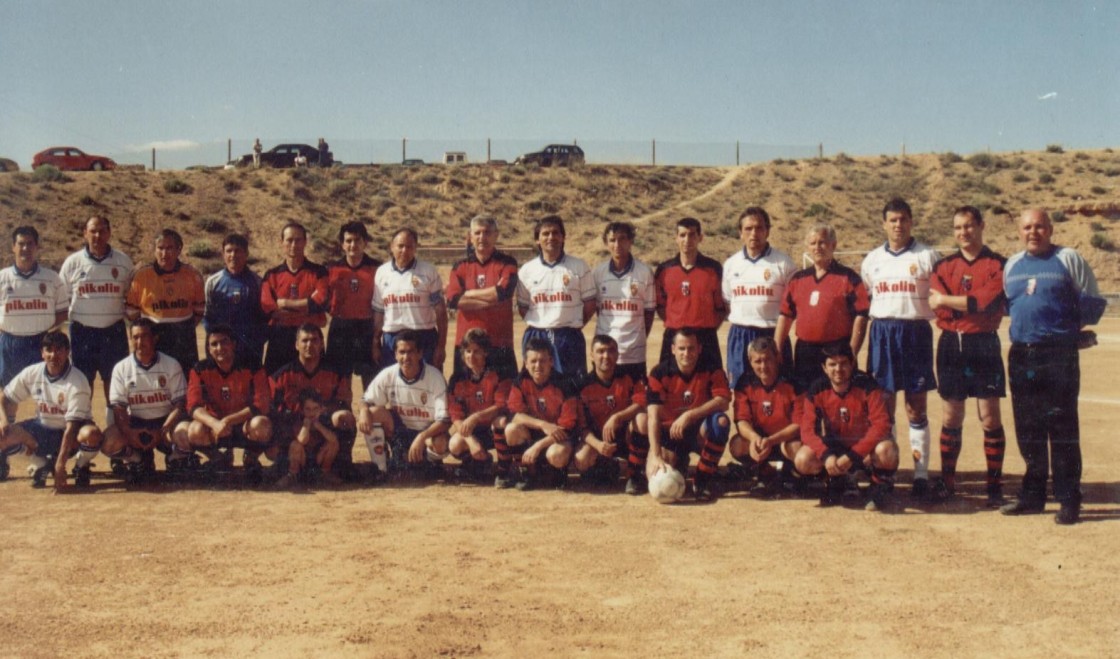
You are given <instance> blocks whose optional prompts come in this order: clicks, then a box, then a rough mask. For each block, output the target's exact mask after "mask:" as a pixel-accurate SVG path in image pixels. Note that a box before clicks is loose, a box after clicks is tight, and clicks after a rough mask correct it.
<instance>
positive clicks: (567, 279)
mask: <svg viewBox="0 0 1120 659" xmlns="http://www.w3.org/2000/svg"><path fill="white" fill-rule="evenodd" d="M560 281H562V282H564V288H567V287H568V284H570V283H572V276H571V275H569V274H568V273H566V272H565V273H564V276H563V277H561V278H560Z"/></svg>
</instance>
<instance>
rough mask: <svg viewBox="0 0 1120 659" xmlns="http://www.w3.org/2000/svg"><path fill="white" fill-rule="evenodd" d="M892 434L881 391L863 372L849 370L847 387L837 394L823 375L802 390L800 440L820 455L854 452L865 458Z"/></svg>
mask: <svg viewBox="0 0 1120 659" xmlns="http://www.w3.org/2000/svg"><path fill="white" fill-rule="evenodd" d="M890 435H891V417H890V415H889V414H888V412H887V403H886V399H885V398H884V397H883V391H882V390H881V389H879V385H878V384H876V383H875V380H874V379H873V378H872V377H871V376H869V375H867V374H866V373H863V372H860V371H855V372H854V373H852V380H851V385H850V386H849V388H848V391H847V392H845V393H843V394H838V393H836V392H835V391H834V390H833V389H832V384H831V383H830V382H829V381H828V380H827V379H825V378H821V379H820V380H817V381H816V382H815V383H814V384H813V386H812V387H810V388H809V391H808V392H807V393H806V394H805V409H804V411H803V413H802V417H801V441H802V442H803V443H804V444H805V445H806V446H808V447H810V448H811V449H813V452H814V453H816V454H817V457H823V456H824V455H825V454H826V453H830V454H833V455H844V454H846V453H854V454H856V455H857V456H859V457H860V458H865V457H867V455H868V454H869V453H871V451H872V450H874V449H875V446H876V445H877V444H878V443H879V442H881V441H883V440H884V439H888V438H890Z"/></svg>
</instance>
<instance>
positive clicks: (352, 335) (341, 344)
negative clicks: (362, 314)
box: [327, 318, 381, 386]
mask: <svg viewBox="0 0 1120 659" xmlns="http://www.w3.org/2000/svg"><path fill="white" fill-rule="evenodd" d="M327 360H328V361H330V362H331V363H333V364H334V365H335V366H337V367H338V369H339V370H340V371H342V372H343V373H344V374H346V375H347V376H350V375H353V374H355V373H357V374H358V376H359V377H361V378H362V384H363V385H366V386H368V385H369V383H370V382H371V381H372V380H373V376H375V375H377V373H378V371H379V370H381V369H380V368H378V367H377V366H375V365H374V364H373V321H372V320H361V319H356V320H348V319H346V318H336V319H334V320H331V330H330V334H328V335H327Z"/></svg>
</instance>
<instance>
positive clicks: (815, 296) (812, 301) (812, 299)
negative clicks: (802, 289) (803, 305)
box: [809, 291, 821, 307]
mask: <svg viewBox="0 0 1120 659" xmlns="http://www.w3.org/2000/svg"><path fill="white" fill-rule="evenodd" d="M820 301H821V292H820V291H813V292H812V293H810V294H809V306H810V307H815V306H817V304H818V303H819V302H820Z"/></svg>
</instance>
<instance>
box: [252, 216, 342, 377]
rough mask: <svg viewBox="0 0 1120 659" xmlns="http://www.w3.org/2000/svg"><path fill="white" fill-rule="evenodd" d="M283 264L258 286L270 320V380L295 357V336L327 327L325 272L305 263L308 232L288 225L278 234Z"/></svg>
mask: <svg viewBox="0 0 1120 659" xmlns="http://www.w3.org/2000/svg"><path fill="white" fill-rule="evenodd" d="M280 240H281V245H282V247H283V250H284V262H283V263H281V264H280V265H278V266H276V267H275V268H273V269H271V270H269V271H268V272H266V273H265V275H264V281H263V282H262V283H261V310H262V311H264V313H265V314H266V315H268V316H269V321H268V352H267V353H265V359H264V370H265V373H267V374H268V375H269V376H271V375H272V374H273V373H275V372H276V371H277V369H279V368H280V367H282V366H284V365H285V364H287V363H288V362H290V361H293V360H294V359H296V357H297V356H298V351H297V350H296V333H297V331H298V330H299V327H300V326H301V325H303V324H305V323H311V324H312V325H314V326H316V327H318V328H322V327H323V326H324V325H326V324H327V269H326V268H324V267H323V266H321V265H319V264H318V263H314V262H312V261H309V260H307V256H306V250H307V229H305V228H304V227H303V225H302V224H300V223H298V222H289V223H288V224H286V225H284V228H283V229H282V230H281V231H280Z"/></svg>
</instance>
